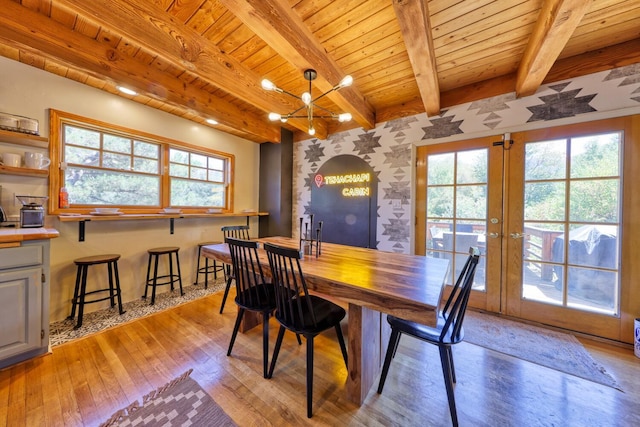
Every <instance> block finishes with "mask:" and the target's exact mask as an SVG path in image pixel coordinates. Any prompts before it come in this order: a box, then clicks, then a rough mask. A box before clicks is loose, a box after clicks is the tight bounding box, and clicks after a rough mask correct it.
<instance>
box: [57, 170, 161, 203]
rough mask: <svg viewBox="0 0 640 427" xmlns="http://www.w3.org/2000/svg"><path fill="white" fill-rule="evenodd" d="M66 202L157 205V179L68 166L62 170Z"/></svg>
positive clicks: (158, 191)
mask: <svg viewBox="0 0 640 427" xmlns="http://www.w3.org/2000/svg"><path fill="white" fill-rule="evenodd" d="M65 186H66V187H67V191H68V192H69V203H71V204H79V205H107V206H108V205H115V206H159V205H160V177H158V176H148V175H137V174H131V173H123V172H113V171H105V170H99V169H86V168H78V167H70V168H68V169H67V170H66V171H65Z"/></svg>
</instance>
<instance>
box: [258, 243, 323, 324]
mask: <svg viewBox="0 0 640 427" xmlns="http://www.w3.org/2000/svg"><path fill="white" fill-rule="evenodd" d="M264 249H265V250H266V251H267V255H268V257H269V267H270V268H271V275H272V279H273V284H274V286H275V289H276V306H277V308H276V318H279V319H282V321H283V323H286V324H288V325H300V327H302V326H303V325H304V324H305V318H304V315H303V313H307V315H310V317H311V319H309V320H311V322H312V323H313V325H314V326H317V322H316V318H315V315H314V310H313V306H312V302H311V299H310V298H298V297H302V296H304V297H308V296H309V291H308V289H307V283H306V281H305V279H304V274H303V272H302V268H301V267H300V252H298V250H297V249H291V248H283V247H280V246H276V245H273V244H270V243H265V244H264ZM303 301H304V302H303ZM302 304H306V305H307V307H305V308H303V306H302Z"/></svg>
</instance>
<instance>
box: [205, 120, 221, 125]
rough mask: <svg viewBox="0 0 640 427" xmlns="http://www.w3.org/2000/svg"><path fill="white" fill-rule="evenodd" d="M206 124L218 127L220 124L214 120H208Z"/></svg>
mask: <svg viewBox="0 0 640 427" xmlns="http://www.w3.org/2000/svg"><path fill="white" fill-rule="evenodd" d="M206 122H207V123H209V124H210V125H217V124H218V122H217V121H215V120H213V119H207V120H206Z"/></svg>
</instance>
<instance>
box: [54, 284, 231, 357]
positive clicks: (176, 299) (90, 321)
mask: <svg viewBox="0 0 640 427" xmlns="http://www.w3.org/2000/svg"><path fill="white" fill-rule="evenodd" d="M225 285H226V282H225V280H224V278H218V279H217V280H216V281H215V282H213V283H211V282H210V283H209V286H207V289H205V288H204V283H198V284H197V285H183V291H184V295H180V293H179V292H178V290H174V291H173V292H163V293H160V294H158V295H156V302H155V304H154V305H149V300H148V299H147V300H145V299H138V300H135V301H130V302H128V303H124V304H122V308H123V310H125V313H124V314H118V309H117V308H107V309H104V310H98V311H94V312H91V313H85V314H84V316H83V317H82V326H81V327H80V328H78V329H73V328H74V326H75V324H76V321H75V320H72V319H65V320H61V321H59V322H53V323H51V324H49V342H50V344H51V347H55V346H57V345H60V344H64V343H66V342H68V341H71V340H74V339H78V338H82V337H84V336H87V335H90V334H94V333H96V332H100V331H103V330H105V329H107V328H110V327H113V326H116V325H120V324H122V323H126V322H129V321H131V320H135V319H139V318H141V317H145V316H149V315H150V314H153V313H157V312H159V311H162V310H166V309H167V308H171V307H175V306H178V305H181V304H184V303H186V302H189V301H193V300H195V299H198V298H202V297H205V296H207V295H210V294H212V293H215V292H218V291H220V290H222V289H224V287H225Z"/></svg>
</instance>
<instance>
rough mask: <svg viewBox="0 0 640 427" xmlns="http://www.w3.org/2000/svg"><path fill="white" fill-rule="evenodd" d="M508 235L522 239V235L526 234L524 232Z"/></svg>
mask: <svg viewBox="0 0 640 427" xmlns="http://www.w3.org/2000/svg"><path fill="white" fill-rule="evenodd" d="M509 236H511V238H512V239H522V238H523V237H525V236H526V234H524V233H511V234H509Z"/></svg>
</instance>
